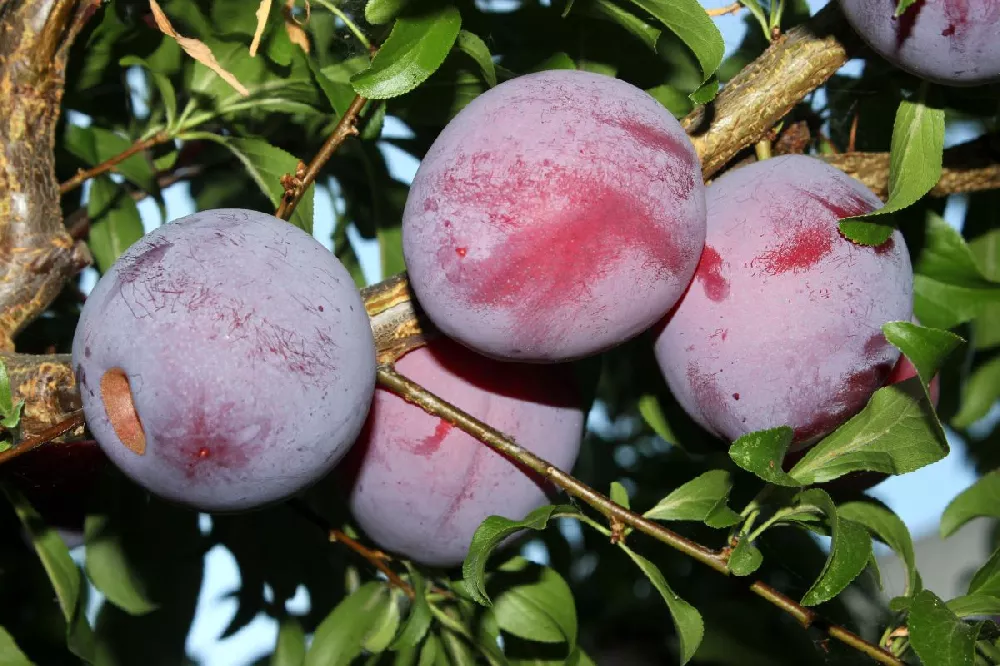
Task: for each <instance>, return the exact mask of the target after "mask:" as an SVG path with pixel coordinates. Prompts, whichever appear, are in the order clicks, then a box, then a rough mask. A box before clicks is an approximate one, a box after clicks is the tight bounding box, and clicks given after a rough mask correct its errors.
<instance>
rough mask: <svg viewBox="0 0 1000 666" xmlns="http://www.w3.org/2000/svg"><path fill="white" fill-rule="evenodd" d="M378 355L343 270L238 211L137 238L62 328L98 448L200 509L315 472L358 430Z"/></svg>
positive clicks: (265, 496)
mask: <svg viewBox="0 0 1000 666" xmlns="http://www.w3.org/2000/svg"><path fill="white" fill-rule="evenodd" d="M375 366H376V361H375V343H374V339H373V337H372V332H371V327H370V323H369V320H368V316H367V313H366V312H365V308H364V303H363V302H362V300H361V297H360V294H359V293H358V291H357V289H356V287H355V285H354V282H353V280H352V279H351V276H350V274H349V273H348V272H347V270H346V269H345V268H344V267H343V266H342V265H341V263H340V262H339V261H338V260H337V259H336V258H335V257H334V256H333V255H332V254H331V253H330V252H329V251H328V250H326V249H325V248H324V247H323V246H322V245H321V244H320V243H318V242H317V241H316V240H314V239H313V238H312V237H311V236H310V235H309V234H307V233H305V232H304V231H302V230H300V229H298V228H296V227H294V226H292V225H291V224H289V223H287V222H284V221H282V220H279V219H278V218H276V217H273V216H271V215H266V214H263V213H259V212H255V211H251V210H241V209H218V210H206V211H202V212H199V213H195V214H193V215H190V216H187V217H184V218H181V219H179V220H176V221H174V222H171V223H168V224H166V225H164V226H162V227H160V228H158V229H156V230H154V231H152V232H150V233H149V234H147V235H146V236H144V237H143V238H142V239H140V240H139V241H138V242H136V243H135V244H134V245H133V246H132V247H130V248H129V249H128V250H127V251H126V252H125V253H124V254H122V256H121V257H119V259H118V260H117V261H116V262H115V264H114V265H113V266H112V267H111V269H110V270H109V271H108V272H107V273H106V274H105V275H104V276H103V277H102V278H101V280H100V281H99V282H98V284H97V286H96V287H95V288H94V290H93V292H92V293H91V294H90V296H89V297H88V298H87V302H86V305H85V306H84V308H83V312H82V314H81V317H80V321H79V324H78V326H77V330H76V334H75V337H74V340H73V367H74V369H75V371H76V374H77V380H78V382H79V385H80V393H81V396H82V400H83V409H84V412H85V415H86V419H87V425H88V427H89V429H90V431H91V432H92V433H93V435H94V438H95V439H96V440H97V442H98V443H99V444H100V446H101V448H102V449H103V450H104V452H105V453H106V454H107V455H108V457H109V458H110V459H111V461H112V462H113V463H114V464H115V465H117V466H118V467H119V468H120V469H121V470H122V471H124V472H125V473H126V474H127V475H128V476H130V477H131V478H132V479H133V480H135V481H136V482H137V483H139V484H140V485H142V486H144V487H145V488H147V489H148V490H150V491H152V492H153V493H156V494H157V495H160V496H162V497H165V498H167V499H169V500H172V501H175V502H179V503H182V504H186V505H189V506H191V507H195V508H197V509H200V510H204V511H238V510H244V509H251V508H254V507H259V506H262V505H265V504H268V503H271V502H274V501H278V500H281V499H284V498H287V497H289V496H291V495H293V494H295V493H297V492H298V491H300V490H302V489H304V488H306V487H307V486H309V485H311V484H312V483H313V482H315V481H317V480H318V479H319V478H320V477H322V476H323V475H324V474H326V473H327V472H328V471H329V470H330V469H331V468H332V467H333V466H334V465H335V464H336V463H337V462H338V461H339V460H340V459H341V457H343V455H344V454H345V453H346V452H347V450H348V448H349V447H350V446H351V444H352V443H353V442H354V440H355V438H356V437H357V435H358V433H359V432H360V430H361V427H362V425H363V423H364V419H365V416H366V414H367V412H368V408H369V406H370V404H371V399H372V395H373V393H374V388H375Z"/></svg>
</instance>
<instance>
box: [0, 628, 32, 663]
mask: <svg viewBox="0 0 1000 666" xmlns="http://www.w3.org/2000/svg"><path fill="white" fill-rule="evenodd" d="M0 665H2V666H35V665H34V664H33V663H32V662H31V660H30V659H28V657H27V655H25V654H24V653H23V652H21V648H19V647H17V643H16V642H14V637H13V636H11V635H10V633H8V632H7V630H6V629H4V628H3V627H0Z"/></svg>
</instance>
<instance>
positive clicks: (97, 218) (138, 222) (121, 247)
mask: <svg viewBox="0 0 1000 666" xmlns="http://www.w3.org/2000/svg"><path fill="white" fill-rule="evenodd" d="M87 214H88V215H89V216H90V219H91V226H90V239H89V245H90V249H91V251H92V252H93V253H94V258H95V259H96V260H97V266H98V268H100V270H101V272H102V273H105V272H107V270H108V269H109V268H111V266H112V264H114V263H115V261H116V260H117V259H118V257H120V256H121V254H122V253H123V252H124V251H125V250H127V249H128V248H129V247H130V246H131V245H132V243H134V242H136V241H137V240H139V239H140V238H142V237H143V235H144V234H145V233H146V230H145V228H144V227H143V226H142V218H141V217H140V216H139V208H138V207H137V206H136V205H135V201H134V200H133V199H132V197H131V196H129V195H128V193H127V192H126V191H125V190H124V189H123V188H121V187H119V186H118V185H116V184H115V183H114V181H112V180H111V179H110V178H109V177H107V176H98V177H97V178H94V180H93V182H92V184H91V187H90V200H89V201H88V202H87Z"/></svg>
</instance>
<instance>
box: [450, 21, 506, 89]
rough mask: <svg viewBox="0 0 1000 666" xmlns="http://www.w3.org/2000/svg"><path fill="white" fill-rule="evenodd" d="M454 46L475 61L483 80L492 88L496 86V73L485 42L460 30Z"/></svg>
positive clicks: (472, 34) (466, 31)
mask: <svg viewBox="0 0 1000 666" xmlns="http://www.w3.org/2000/svg"><path fill="white" fill-rule="evenodd" d="M455 45H456V46H457V47H458V48H459V50H460V51H462V52H463V53H466V54H467V55H468V56H469V57H471V58H472V59H473V60H475V61H476V64H477V65H479V69H480V70H482V72H483V78H484V79H486V83H488V84H489V86H490V87H491V88H492V87H493V86H495V85H496V84H497V71H496V68H495V67H494V66H493V58H492V56H490V49H489V47H488V46H486V42H484V41H483V40H482V39H480V38H479V35H476V34H474V33H471V32H469V31H468V30H462V31H460V32H459V33H458V40H457V41H456V42H455Z"/></svg>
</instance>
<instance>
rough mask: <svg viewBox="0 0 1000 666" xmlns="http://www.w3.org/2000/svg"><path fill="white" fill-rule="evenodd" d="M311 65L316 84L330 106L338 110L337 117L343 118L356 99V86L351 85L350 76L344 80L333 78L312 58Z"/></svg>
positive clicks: (310, 59)
mask: <svg viewBox="0 0 1000 666" xmlns="http://www.w3.org/2000/svg"><path fill="white" fill-rule="evenodd" d="M309 67H310V69H311V70H312V74H313V79H314V80H315V81H316V84H317V85H318V86H319V88H320V90H322V91H323V95H324V96H325V97H326V99H327V101H329V102H330V106H332V107H333V109H334V111H336V112H337V117H338V118H342V117H343V116H344V114H345V113H347V109H348V108H350V106H351V102H353V101H354V88H352V87H351V84H350V78H347V79H345V80H343V81H335V80H333V79H332V78H330V77H329V76H328V75H327V74H326V71H325V70H322V69H320V68H319V65H317V64H316V63H315V62H314V61H313V59H312V58H309Z"/></svg>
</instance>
